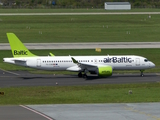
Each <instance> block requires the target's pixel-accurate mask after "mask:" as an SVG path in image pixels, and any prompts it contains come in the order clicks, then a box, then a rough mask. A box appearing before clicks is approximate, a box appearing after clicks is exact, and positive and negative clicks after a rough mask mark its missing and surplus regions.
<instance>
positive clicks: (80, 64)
mask: <svg viewBox="0 0 160 120" xmlns="http://www.w3.org/2000/svg"><path fill="white" fill-rule="evenodd" d="M71 59H72V61H73V63H75V64H77V66H76V67H77V69H78V70H79V71H85V70H87V71H89V72H92V71H96V70H97V68H98V67H101V66H103V65H99V64H93V63H84V62H78V61H77V60H75V59H74V58H73V57H71Z"/></svg>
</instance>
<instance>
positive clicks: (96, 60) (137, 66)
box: [3, 33, 155, 79]
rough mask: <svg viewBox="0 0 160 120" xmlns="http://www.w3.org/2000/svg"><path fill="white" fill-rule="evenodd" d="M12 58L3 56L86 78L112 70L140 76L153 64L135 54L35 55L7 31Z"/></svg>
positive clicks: (15, 62)
mask: <svg viewBox="0 0 160 120" xmlns="http://www.w3.org/2000/svg"><path fill="white" fill-rule="evenodd" d="M7 37H8V40H9V43H10V47H11V51H12V54H13V57H12V58H3V61H4V62H6V63H11V64H15V65H20V66H25V67H30V68H35V69H41V70H51V71H61V70H63V71H64V70H67V71H74V72H78V77H84V78H86V79H87V77H88V76H87V73H90V74H97V75H98V76H99V77H108V76H112V73H113V70H140V72H141V74H140V75H141V76H143V71H144V70H146V69H150V68H154V67H155V64H154V63H153V62H151V61H149V60H148V59H147V58H145V57H142V56H136V55H114V56H110V55H104V56H70V55H69V56H54V54H52V53H50V56H37V55H34V54H33V53H31V52H30V51H29V50H28V49H27V48H26V47H25V46H24V44H23V43H22V42H21V41H20V40H19V39H18V37H17V36H16V35H15V34H14V33H7Z"/></svg>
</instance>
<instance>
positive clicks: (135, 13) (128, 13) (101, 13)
mask: <svg viewBox="0 0 160 120" xmlns="http://www.w3.org/2000/svg"><path fill="white" fill-rule="evenodd" d="M142 14H147V15H151V14H160V12H92V13H0V16H18V15H19V16H22V15H142Z"/></svg>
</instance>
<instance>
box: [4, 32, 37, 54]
mask: <svg viewBox="0 0 160 120" xmlns="http://www.w3.org/2000/svg"><path fill="white" fill-rule="evenodd" d="M7 37H8V41H9V44H10V47H11V50H12V54H13V57H33V56H36V55H34V54H32V53H31V52H30V51H29V50H28V49H27V48H26V47H25V46H24V44H23V43H22V42H21V41H20V40H19V39H18V37H17V36H16V35H15V34H14V33H7Z"/></svg>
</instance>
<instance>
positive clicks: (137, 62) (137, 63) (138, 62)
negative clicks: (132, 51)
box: [136, 58, 140, 66]
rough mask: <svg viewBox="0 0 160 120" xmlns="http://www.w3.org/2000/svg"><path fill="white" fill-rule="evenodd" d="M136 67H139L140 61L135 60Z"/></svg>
mask: <svg viewBox="0 0 160 120" xmlns="http://www.w3.org/2000/svg"><path fill="white" fill-rule="evenodd" d="M136 66H140V59H139V58H136Z"/></svg>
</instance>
